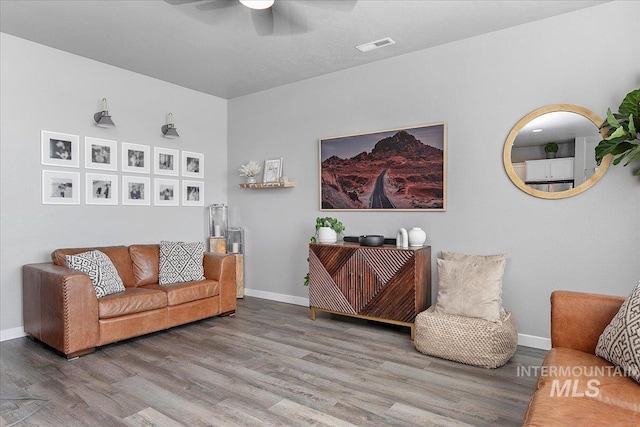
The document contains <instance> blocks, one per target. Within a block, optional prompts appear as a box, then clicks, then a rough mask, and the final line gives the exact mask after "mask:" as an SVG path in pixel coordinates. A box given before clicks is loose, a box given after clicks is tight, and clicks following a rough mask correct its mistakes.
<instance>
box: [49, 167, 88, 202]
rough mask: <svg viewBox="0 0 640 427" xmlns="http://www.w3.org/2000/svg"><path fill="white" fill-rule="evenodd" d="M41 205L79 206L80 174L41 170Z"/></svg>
mask: <svg viewBox="0 0 640 427" xmlns="http://www.w3.org/2000/svg"><path fill="white" fill-rule="evenodd" d="M42 204H44V205H79V204H80V172H60V171H48V170H43V171H42Z"/></svg>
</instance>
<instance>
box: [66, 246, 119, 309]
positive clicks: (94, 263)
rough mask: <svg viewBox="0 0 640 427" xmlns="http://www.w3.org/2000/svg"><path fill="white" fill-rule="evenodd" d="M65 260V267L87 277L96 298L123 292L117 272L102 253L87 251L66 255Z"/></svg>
mask: <svg viewBox="0 0 640 427" xmlns="http://www.w3.org/2000/svg"><path fill="white" fill-rule="evenodd" d="M65 260H66V261H67V267H69V268H72V269H74V270H77V271H80V272H82V273H85V274H86V275H88V276H89V278H90V279H91V283H92V284H93V288H94V289H95V291H96V296H97V297H98V298H102V297H104V296H107V295H111V294H115V293H116V292H122V291H124V285H123V284H122V279H121V278H120V275H119V274H118V270H116V267H115V265H113V262H111V259H110V258H109V257H108V256H107V255H105V254H104V252H100V251H89V252H83V253H80V254H77V255H66V256H65Z"/></svg>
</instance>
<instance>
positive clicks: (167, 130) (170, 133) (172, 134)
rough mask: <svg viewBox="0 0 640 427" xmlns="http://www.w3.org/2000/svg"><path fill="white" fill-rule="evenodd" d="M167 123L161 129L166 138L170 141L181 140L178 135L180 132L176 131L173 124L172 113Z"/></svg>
mask: <svg viewBox="0 0 640 427" xmlns="http://www.w3.org/2000/svg"><path fill="white" fill-rule="evenodd" d="M167 122H168V123H167V124H166V125H164V126H162V128H161V130H162V134H163V135H164V137H165V138H170V139H176V138H180V135H178V131H177V130H176V125H174V124H173V114H172V113H169V115H168V120H167Z"/></svg>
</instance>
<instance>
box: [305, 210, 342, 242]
mask: <svg viewBox="0 0 640 427" xmlns="http://www.w3.org/2000/svg"><path fill="white" fill-rule="evenodd" d="M344 230H345V227H344V224H342V223H341V222H340V221H338V220H337V219H336V218H332V217H328V216H327V217H324V218H320V217H318V218H316V234H315V236H313V237H311V241H312V242H313V243H316V242H319V243H335V242H336V241H337V240H338V235H339V234H342V232H343V231H344Z"/></svg>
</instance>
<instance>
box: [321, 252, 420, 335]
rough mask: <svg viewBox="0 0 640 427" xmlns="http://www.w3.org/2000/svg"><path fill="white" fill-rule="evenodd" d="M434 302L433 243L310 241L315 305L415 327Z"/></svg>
mask: <svg viewBox="0 0 640 427" xmlns="http://www.w3.org/2000/svg"><path fill="white" fill-rule="evenodd" d="M429 305H431V247H430V246H422V247H420V248H416V249H413V248H412V249H401V248H397V247H395V246H375V247H371V246H360V245H359V244H357V243H355V244H354V243H341V244H328V245H323V244H310V245H309V306H310V309H311V318H312V319H314V320H315V312H316V310H320V311H325V312H328V313H334V314H342V315H347V316H353V317H360V318H364V319H369V320H377V321H380V322H386V323H393V324H396V325H403V326H408V327H410V328H411V339H413V337H414V332H415V331H414V329H415V327H414V320H415V317H416V315H417V314H418V313H420V312H422V311H424V310H426V309H427V308H428V307H429Z"/></svg>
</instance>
